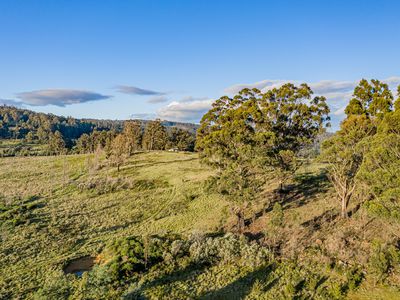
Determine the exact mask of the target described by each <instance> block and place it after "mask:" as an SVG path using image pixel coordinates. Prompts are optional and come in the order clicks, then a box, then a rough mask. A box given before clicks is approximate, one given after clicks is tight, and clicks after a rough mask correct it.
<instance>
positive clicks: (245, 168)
mask: <svg viewBox="0 0 400 300" xmlns="http://www.w3.org/2000/svg"><path fill="white" fill-rule="evenodd" d="M312 94H313V92H312V90H311V89H310V87H308V86H307V85H306V84H302V85H300V86H298V87H297V86H295V85H293V84H290V83H289V84H285V85H283V86H281V87H279V88H274V89H272V90H269V91H267V92H265V93H263V92H261V91H259V90H257V89H243V90H241V91H240V92H239V93H238V94H237V95H235V96H234V97H232V98H230V97H228V96H224V97H221V98H220V99H218V100H217V101H215V102H214V104H213V106H212V108H211V110H210V111H209V112H208V113H206V114H205V115H204V116H203V118H202V120H201V123H200V128H199V130H198V133H197V145H196V147H197V150H199V151H200V156H201V158H202V160H203V161H204V162H205V163H207V164H209V165H211V166H213V167H214V168H215V169H216V170H217V171H218V172H217V173H218V174H217V182H218V184H219V186H222V187H223V188H222V189H221V191H223V192H224V193H225V194H227V195H228V196H229V198H230V199H231V200H232V201H233V202H234V203H235V206H236V211H237V216H238V222H239V223H240V221H241V219H242V218H243V208H244V207H246V205H247V204H248V203H249V202H250V201H252V200H253V199H254V198H256V196H257V194H258V192H259V191H260V190H261V188H262V185H263V184H264V182H265V180H264V176H265V174H266V173H267V172H269V171H274V172H275V174H277V175H278V176H279V177H280V179H281V188H282V185H283V182H284V180H285V179H286V178H287V177H288V174H291V173H292V172H293V170H294V169H295V168H296V166H297V165H298V164H297V158H298V153H299V151H300V149H301V148H302V147H303V146H304V145H306V144H308V143H311V142H312V141H313V140H314V139H315V137H316V136H317V134H318V133H320V132H321V130H322V129H323V126H324V123H325V122H326V121H329V117H328V112H329V108H328V106H327V104H326V99H325V98H324V97H313V96H312ZM239 227H240V226H239Z"/></svg>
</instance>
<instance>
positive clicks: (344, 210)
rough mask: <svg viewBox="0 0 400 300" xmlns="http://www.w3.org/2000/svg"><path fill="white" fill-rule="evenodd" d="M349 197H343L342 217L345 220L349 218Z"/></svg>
mask: <svg viewBox="0 0 400 300" xmlns="http://www.w3.org/2000/svg"><path fill="white" fill-rule="evenodd" d="M347 203H348V201H347V197H346V196H344V197H342V210H341V216H342V218H343V219H347V218H348V214H347Z"/></svg>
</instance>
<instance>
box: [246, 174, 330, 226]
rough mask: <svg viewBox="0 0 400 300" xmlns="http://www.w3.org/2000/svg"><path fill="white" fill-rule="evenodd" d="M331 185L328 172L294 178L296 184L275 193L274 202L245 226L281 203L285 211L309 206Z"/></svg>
mask: <svg viewBox="0 0 400 300" xmlns="http://www.w3.org/2000/svg"><path fill="white" fill-rule="evenodd" d="M329 187H330V183H329V180H328V176H327V173H326V171H324V170H321V171H320V172H319V173H312V172H306V173H302V174H299V175H297V176H296V177H295V178H294V184H291V185H287V186H286V187H285V189H284V190H283V191H280V190H279V189H276V190H275V191H273V197H272V200H271V201H269V203H266V205H265V207H264V208H263V209H262V210H260V211H258V212H256V213H255V214H254V215H253V216H252V218H249V219H246V220H245V226H249V225H251V224H252V223H253V222H254V221H255V220H256V219H258V218H260V217H262V216H263V215H264V214H266V213H268V212H271V211H272V209H273V206H274V204H275V203H280V204H281V205H282V207H283V209H289V208H297V207H301V206H303V205H306V204H308V203H309V202H310V201H311V200H313V199H314V198H315V197H316V195H318V194H321V193H325V192H326V191H328V189H329Z"/></svg>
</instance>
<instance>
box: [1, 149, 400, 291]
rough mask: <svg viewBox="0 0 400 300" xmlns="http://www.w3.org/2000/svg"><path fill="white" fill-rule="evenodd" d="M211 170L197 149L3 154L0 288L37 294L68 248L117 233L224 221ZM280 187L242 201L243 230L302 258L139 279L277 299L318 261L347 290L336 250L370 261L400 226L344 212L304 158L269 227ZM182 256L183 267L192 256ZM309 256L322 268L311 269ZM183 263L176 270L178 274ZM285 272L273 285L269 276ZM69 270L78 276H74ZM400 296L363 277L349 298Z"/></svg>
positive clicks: (90, 247)
mask: <svg viewBox="0 0 400 300" xmlns="http://www.w3.org/2000/svg"><path fill="white" fill-rule="evenodd" d="M212 174H213V172H212V171H211V170H210V169H209V168H207V167H205V166H203V165H201V164H200V161H199V158H198V155H197V154H195V153H174V152H151V153H140V154H136V155H134V156H132V157H131V158H129V160H127V161H126V163H124V165H123V167H122V168H121V170H120V171H119V172H117V169H116V168H115V167H111V166H110V165H109V164H108V162H107V161H106V160H105V158H103V157H101V156H96V155H94V154H92V155H68V156H57V157H56V156H52V157H9V158H1V159H0V222H1V231H0V270H1V272H0V298H1V296H2V295H10V291H12V292H11V295H13V296H14V297H18V298H21V299H22V298H31V297H32V295H33V292H34V291H36V290H37V289H38V287H41V286H43V284H45V283H46V282H47V281H48V280H49V278H50V277H51V276H52V275H51V276H50V275H49V274H60V273H62V270H63V268H64V267H65V265H66V263H67V262H69V261H70V260H71V259H74V258H79V257H85V256H87V255H90V256H94V257H95V256H97V255H98V254H99V253H101V252H102V250H103V249H104V247H105V246H106V245H107V244H108V243H109V242H112V241H115V240H116V239H118V238H126V237H129V236H141V237H145V236H148V235H152V234H158V235H165V234H169V233H172V234H176V233H177V234H183V235H185V236H188V235H190V234H192V233H195V234H196V233H202V234H204V233H213V234H215V233H218V232H221V231H223V230H224V229H226V228H227V227H226V226H229V223H230V222H231V223H232V222H233V220H232V218H230V217H229V215H230V209H229V204H228V203H227V201H226V200H225V198H224V196H222V195H220V194H217V193H214V192H210V191H207V190H206V189H205V188H204V186H205V185H204V183H205V181H206V180H207V179H208V178H209V176H210V175H212ZM276 187H277V185H276V182H274V180H272V181H271V182H268V183H267V185H266V190H265V192H264V193H263V195H262V197H261V201H260V202H259V204H258V205H255V206H254V208H253V209H249V210H248V211H247V214H246V217H247V218H248V219H251V217H252V214H254V213H256V214H257V212H260V210H264V212H263V213H261V214H258V217H257V218H255V219H254V220H253V221H252V222H250V223H249V224H248V226H247V227H246V232H245V234H246V235H247V236H250V237H257V238H259V242H260V243H262V241H263V236H265V238H266V239H269V242H271V241H274V242H275V240H276V243H277V245H278V246H277V247H278V249H279V251H278V252H279V253H280V255H282V257H286V258H289V260H290V259H292V258H293V257H296V259H297V260H298V261H299V262H300V263H302V264H304V266H306V268H303V269H298V266H297V265H296V264H295V265H294V266H291V264H290V263H288V264H286V263H281V262H278V261H276V262H275V263H273V264H274V267H273V268H274V272H271V268H272V265H269V266H268V265H267V266H263V267H262V268H261V269H252V267H251V266H249V264H250V265H251V263H252V262H251V261H249V260H246V259H245V258H243V257H242V258H241V260H243V263H239V264H236V262H235V263H233V264H217V265H212V266H210V267H209V268H208V269H206V270H203V269H202V270H201V271H200V270H199V269H197V268H198V267H196V268H195V269H194V270H192V269H188V270H187V271H183V274H184V275H182V274H180V273H179V272H178V271H179V270H175V269H171V272H172V273H171V274H172V275H171V274H170V275H168V276H169V277H167V278H168V280H166V279H162V280H161V281H159V282H158V281H157V280H158V279H157V280H156V281H154V276H156V275H154V274H158V273H157V270H156V271H151V272H150V273H149V274H147V275H145V276H144V277H143V278H142V279H141V281H142V282H144V283H143V286H144V287H146V286H147V285H146V284H148V282H147V281H146V280H153V281H151V282H150V285H149V287H148V288H143V291H142V292H143V293H145V295H147V296H148V297H149V298H150V299H157V298H158V296H157V295H160V294H157V293H161V292H160V291H161V290H162V292H163V293H167V294H168V293H172V292H173V293H174V295H175V296H174V297H176V298H181V297H184V298H192V297H195V296H196V297H200V296H201V297H200V298H205V299H214V298H218V299H233V298H235V297H236V298H238V299H239V298H240V299H241V298H244V297H246V295H247V297H248V298H250V299H259V298H260V297H261V298H263V299H264V298H265V299H280V298H279V297H278V296H276V295H281V296H280V297H281V298H282V297H283V299H285V296H282V295H286V294H279V293H283V292H285V290H286V289H288V290H289V291H291V288H290V286H291V284H292V283H290V282H291V280H293V281H294V282H296V280H299V278H307V276H308V275H309V274H310V273H309V272H310V270H311V271H312V272H316V273H315V274H314V275H315V276H317V277H316V278H320V280H326V283H324V284H321V287H320V289H326V290H329V291H330V293H331V292H332V291H335V289H339V290H340V288H336V287H335V286H334V284H336V283H337V282H339V281H340V280H342V279H341V278H342V277H343V276H344V275H343V274H344V271H343V270H344V269H343V267H341V266H340V265H336V266H335V267H329V265H331V264H332V262H331V261H333V260H334V261H340V262H345V264H346V263H347V261H349V262H357V263H360V264H361V265H363V264H367V262H366V261H364V262H363V259H364V257H367V256H368V253H369V252H368V251H370V241H371V240H373V239H375V238H380V239H382V240H385V239H386V240H390V237H391V236H392V234H391V230H393V228H396V227H390V226H389V225H388V224H387V223H385V222H383V221H381V220H375V219H370V218H368V216H366V215H365V212H363V210H362V209H361V210H359V211H357V213H356V214H355V215H354V216H352V218H351V219H350V220H349V221H343V220H339V219H338V218H337V215H338V205H337V204H338V203H337V202H336V201H337V200H336V199H335V196H334V193H333V191H332V188H331V186H330V185H329V183H328V181H327V180H326V176H325V175H324V169H323V166H321V165H318V164H311V165H309V164H308V165H305V166H304V167H303V168H302V169H301V170H299V172H298V174H297V176H296V178H295V180H294V181H293V182H291V183H290V184H289V185H288V190H289V191H290V192H289V193H288V194H287V195H285V196H284V198H283V199H281V203H282V208H283V210H284V226H283V227H282V228H280V229H279V230H278V231H277V232H276V233H274V231H273V230H272V231H271V228H270V227H269V224H270V220H271V218H272V216H273V212H272V211H271V209H270V208H267V209H265V203H269V202H270V203H271V201H272V200H274V199H271V197H272V198H273V197H276V194H275V193H274V191H275V189H276ZM274 195H275V196H274ZM354 207H355V204H353V205H352V206H351V209H353V208H354ZM227 224H228V225H227ZM382 228H385V229H386V230H385V231H384V232H382ZM274 234H275V236H274ZM260 236H261V238H260ZM218 243H222V245H224V244H223V243H225V242H224V240H221V241H220V242H218ZM227 245H228V246H227V247H228V248H229V247H230V246H229V243H228V244H227ZM269 245H271V243H270V244H269ZM243 247H245V248H244V249H247V248H246V247H248V246H246V245H245V246H243ZM268 247H269V246H268ZM246 251H247V250H246ZM349 253H350V254H351V255H352V256H349ZM180 263H181V267H182V268H183V270H185V261H183V262H180ZM314 263H316V264H317V265H316V266H318V268H315V269H312V268H314V267H312V266H313V264H314ZM178 265H179V264H178ZM327 266H328V267H327ZM174 268H175V267H174ZM176 268H178V267H177V266H176ZM307 268H311V269H310V270H308V269H307ZM57 272H58V273H57ZM177 272H178V273H179V274H180V275H179V276H178V275H174V274H175V273H177ZM346 272H347V271H346ZM332 274H333V275H332ZM159 275H160V274H158V276H159ZM314 275H313V276H314ZM57 276H58V275H57ZM163 276H164V277H165V276H166V274H164V275H163ZM296 276H297V277H296ZM302 276H303V277H302ZM346 276H347V275H346ZM346 276H345V277H346ZM161 277H162V276H161ZM171 278H172V279H171ZM328 278H329V280H328ZM397 279H398V278H396V277H395V278H394V280H395V281H396V280H397ZM279 280H281V283H279V284H277V285H276V286H275V287H274V286H273V285H271V284H272V282H274V283H276V282H279ZM338 280H339V281H338ZM72 281H74V282H75V283H74V284H78V285H79V284H80V283H79V280H78V279H72ZM146 282H147V283H146ZM154 282H158V283H157V284H156V283H154ZM310 282H312V281H310ZM321 282H323V281H321ZM194 283H195V284H194ZM310 284H311V283H310ZM265 286H270V287H269V288H270V290H271V291H270V293H269V294H268V293H267V294H266V295H267V297H264V296H260V295H264V294H263V293H265V290H264V289H265V288H264V287H265ZM339 287H340V286H339ZM314 288H315V289H316V287H314ZM132 289H133V290H135V289H137V287H136V288H132ZM188 291H191V294H190V293H189V294H188ZM151 295H152V296H151ZM194 295H195V296H194ZM202 295H203V296H202ZM257 295H258V296H257ZM274 295H275V296H276V297H278V298H274V297H275V296H274ZM304 295H313V294H312V293H311V294H306V293H305V294H303V297H304ZM330 295H331V294H330ZM399 295H400V294H399V291H398V290H397V289H396V288H393V287H392V288H389V287H385V286H382V285H380V284H376V283H370V282H369V281H366V282H364V283H363V284H362V285H361V287H360V289H358V290H357V291H352V292H351V293H349V298H350V299H398V296H399ZM196 297H195V298H196ZM232 297H233V298H232ZM75 298H78V299H82V297H81V296H76V297H75V296H74V297H72V299H75ZM95 298H96V297H94V299H95ZM324 299H325V298H324ZM337 299H339V298H337Z"/></svg>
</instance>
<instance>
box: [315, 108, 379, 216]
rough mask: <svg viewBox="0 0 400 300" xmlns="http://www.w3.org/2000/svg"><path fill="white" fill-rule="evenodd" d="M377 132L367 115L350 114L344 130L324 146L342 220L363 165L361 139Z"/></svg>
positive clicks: (324, 154)
mask: <svg viewBox="0 0 400 300" xmlns="http://www.w3.org/2000/svg"><path fill="white" fill-rule="evenodd" d="M375 132H376V126H375V124H374V122H373V121H371V119H370V118H369V117H368V116H367V115H365V114H363V115H350V116H349V117H348V118H347V119H346V120H344V121H343V122H342V124H341V129H340V130H339V131H338V132H337V133H336V134H335V135H334V136H333V137H331V138H330V139H328V140H326V141H325V142H324V143H323V144H322V153H321V155H320V159H321V160H322V161H323V162H324V163H327V165H328V167H327V169H328V174H329V179H330V181H331V182H332V184H333V186H334V188H335V191H336V193H337V195H338V198H339V201H340V202H341V213H342V217H347V207H348V205H349V202H350V199H351V197H352V195H353V193H354V190H355V188H356V179H357V174H358V173H359V170H360V167H361V164H362V162H363V156H364V152H365V149H364V144H363V143H362V140H363V139H365V138H367V137H368V136H371V135H373V134H375Z"/></svg>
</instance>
